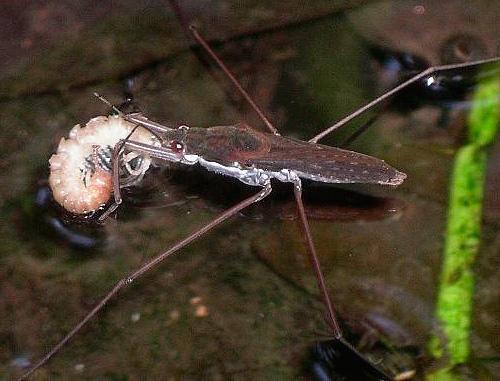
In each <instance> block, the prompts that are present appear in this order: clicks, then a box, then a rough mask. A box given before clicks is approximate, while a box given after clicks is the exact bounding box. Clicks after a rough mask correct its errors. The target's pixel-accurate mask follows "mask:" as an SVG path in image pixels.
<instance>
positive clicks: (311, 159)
mask: <svg viewBox="0 0 500 381" xmlns="http://www.w3.org/2000/svg"><path fill="white" fill-rule="evenodd" d="M123 118H124V119H126V120H128V121H130V122H132V123H137V124H139V125H141V126H144V127H146V128H150V129H152V130H153V131H155V132H156V136H157V137H159V138H160V139H161V140H162V141H161V148H157V147H153V148H151V149H150V148H149V147H145V146H142V147H141V146H138V145H137V146H136V145H134V144H133V143H132V142H128V143H126V145H128V146H129V147H130V148H131V149H134V150H138V151H143V152H145V153H148V154H150V155H151V156H153V157H157V158H159V159H165V160H169V161H176V162H181V163H184V164H188V165H193V164H196V163H198V164H200V165H201V166H203V167H205V168H207V169H208V170H210V171H214V172H217V173H221V174H224V175H228V176H232V177H235V178H237V179H239V180H240V181H242V182H244V183H245V184H249V185H260V186H265V185H266V184H267V183H268V182H269V180H270V179H271V178H275V179H277V180H280V181H283V182H292V183H295V184H300V179H299V178H305V179H310V180H313V181H319V182H326V183H374V184H385V185H399V184H401V183H402V182H403V180H404V179H405V178H406V175H405V174H404V173H402V172H399V171H397V170H396V169H394V168H392V167H391V166H389V165H388V164H386V163H385V162H384V161H383V160H379V159H377V158H374V157H372V156H368V155H363V154H361V153H357V152H353V151H348V150H343V149H340V148H336V147H330V146H325V145H322V144H317V143H310V142H305V141H302V140H298V139H293V138H288V137H283V136H280V135H275V134H271V133H265V132H259V131H256V130H254V129H252V128H251V127H250V126H248V125H246V124H244V123H240V124H237V125H234V126H217V127H209V128H197V127H186V126H181V127H179V128H178V129H170V128H168V127H165V126H163V125H160V124H158V123H156V122H152V121H150V120H148V119H147V118H145V117H144V116H142V115H140V114H129V115H124V116H123Z"/></svg>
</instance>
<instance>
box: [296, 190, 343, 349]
mask: <svg viewBox="0 0 500 381" xmlns="http://www.w3.org/2000/svg"><path fill="white" fill-rule="evenodd" d="M294 194H295V200H296V202H297V210H298V213H299V220H300V224H301V225H302V230H303V231H304V236H305V239H306V243H307V248H308V250H307V252H308V253H309V260H310V262H311V265H312V267H313V269H314V273H315V274H316V280H317V281H318V288H319V290H320V292H321V297H322V299H323V302H324V303H325V306H326V310H327V313H328V322H329V324H330V327H331V329H332V335H333V337H335V338H336V339H339V338H341V337H342V331H341V330H340V327H339V323H338V321H337V317H336V314H335V310H334V308H333V305H332V302H331V300H330V296H329V295H328V289H327V287H326V284H325V278H324V276H323V272H322V270H321V265H320V263H319V260H318V254H317V252H316V247H315V246H314V241H313V238H312V235H311V230H310V229H309V222H308V221H307V217H306V212H305V209H304V203H303V202H302V187H301V185H300V182H299V183H297V184H294Z"/></svg>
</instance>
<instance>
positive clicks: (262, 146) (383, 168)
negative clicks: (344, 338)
mask: <svg viewBox="0 0 500 381" xmlns="http://www.w3.org/2000/svg"><path fill="white" fill-rule="evenodd" d="M474 64H475V63H474ZM467 65H468V66H470V65H471V64H467ZM460 67H465V65H450V66H446V67H443V68H438V70H444V69H451V68H460ZM434 71H435V70H434V69H433V70H427V71H426V72H425V73H424V74H422V75H420V76H418V78H417V77H415V78H417V79H412V80H418V79H419V78H422V77H425V76H427V75H430V74H432V73H433V72H434ZM409 83H411V82H409ZM409 83H406V84H404V86H403V85H402V87H406V86H407V85H408V84H409ZM402 87H401V86H400V88H402ZM400 88H397V89H395V90H394V91H392V92H390V94H389V95H392V94H393V93H395V92H397V91H399V89H400ZM389 95H387V96H384V97H385V98H386V97H388V96H389ZM384 97H382V98H380V99H378V100H376V101H374V102H371V103H370V104H369V105H367V106H365V107H363V108H362V109H361V112H363V111H365V110H366V109H368V108H370V107H372V106H373V105H375V104H377V103H378V102H380V101H381V100H383V99H385V98H384ZM361 112H357V113H355V114H354V116H352V117H348V118H345V119H344V120H343V121H342V123H339V124H338V125H341V124H343V123H345V122H346V121H347V120H350V119H352V118H354V117H355V116H357V115H359V114H360V113H361ZM110 118H116V119H119V118H120V117H110ZM122 118H123V119H124V120H125V121H128V122H131V124H129V125H128V126H131V128H132V129H133V128H134V126H135V125H140V127H139V128H138V129H137V131H139V130H142V129H144V130H145V131H146V133H147V132H149V133H150V135H149V137H148V138H147V139H151V142H150V143H144V142H140V141H134V140H127V135H128V133H130V131H131V129H130V128H129V127H127V131H128V132H127V133H126V134H125V135H124V136H121V139H124V140H122V141H121V142H120V141H119V139H120V137H117V140H116V145H115V144H111V146H113V145H115V147H116V149H115V151H116V152H115V158H118V157H119V155H118V154H119V153H120V152H121V150H122V148H125V149H127V150H128V152H127V155H128V154H130V153H132V156H125V159H124V161H122V162H119V161H118V160H114V161H113V165H114V166H115V170H114V182H113V186H114V187H115V192H114V195H115V203H116V204H119V203H120V202H121V198H120V196H119V188H120V185H121V184H120V183H119V182H118V181H117V179H118V176H119V172H120V171H121V172H122V174H124V175H125V177H126V178H128V177H130V178H132V179H133V180H139V179H138V177H137V176H140V175H142V174H143V171H145V170H144V168H145V165H143V163H145V161H147V160H149V159H150V158H156V159H157V160H158V159H159V160H167V161H178V162H183V163H185V164H188V165H193V164H195V163H199V164H201V165H202V166H204V167H205V168H207V169H209V170H214V171H216V172H221V173H224V174H226V175H232V176H234V177H236V178H238V179H240V180H241V181H243V182H245V183H248V184H252V185H259V186H262V190H260V191H259V192H257V193H256V194H255V195H254V196H252V197H250V198H248V199H246V200H244V201H243V202H241V203H239V204H237V205H236V206H235V207H233V208H231V209H229V210H228V211H226V212H224V213H223V214H221V215H220V216H219V217H218V218H216V219H215V220H214V221H212V222H211V223H209V224H207V225H206V226H204V227H203V228H201V229H199V230H197V231H196V232H195V233H193V234H191V235H190V236H188V237H187V238H186V239H184V240H183V241H181V242H179V243H178V244H177V245H175V246H174V247H172V248H171V249H170V250H168V251H166V252H164V253H162V254H161V255H159V256H158V257H156V258H155V259H154V260H152V261H151V262H148V263H147V264H146V265H145V266H143V267H141V268H140V269H138V270H137V271H136V272H134V273H132V274H130V275H129V276H128V277H127V278H125V279H123V280H122V281H121V282H119V283H118V284H117V286H116V287H115V288H114V289H113V290H112V291H111V292H110V293H109V294H108V295H107V296H106V297H105V298H104V299H103V300H102V301H101V303H99V304H98V305H97V307H96V308H95V309H94V310H93V311H92V312H91V313H90V314H89V315H87V317H86V318H85V319H84V320H82V322H81V323H80V324H79V325H78V326H77V327H75V329H74V330H73V331H72V332H71V333H70V334H69V335H68V336H67V337H66V338H65V339H64V340H63V341H62V342H61V343H60V345H58V346H56V347H55V348H54V350H53V351H51V353H49V355H48V356H47V357H45V358H44V359H43V360H42V362H40V363H39V364H37V366H36V367H38V366H40V365H42V364H43V362H45V361H46V360H47V359H48V358H49V357H50V356H52V354H53V353H55V352H56V351H57V350H58V349H59V348H60V346H62V345H63V344H64V343H65V342H66V341H67V340H68V339H69V338H70V337H71V336H72V335H73V334H74V333H76V331H77V330H78V329H79V328H80V327H81V326H82V325H83V324H85V323H86V321H87V320H88V319H90V318H91V317H92V316H93V315H94V314H95V313H97V311H98V310H99V309H100V308H102V306H103V305H104V304H106V303H107V301H108V300H109V298H111V297H112V296H113V295H114V294H115V293H116V292H117V291H118V290H119V289H121V288H122V287H124V286H125V285H126V284H128V283H130V282H131V281H132V280H133V279H135V278H136V277H138V276H140V275H141V274H143V273H144V272H145V271H147V270H148V269H149V268H151V267H152V266H154V265H155V264H157V263H158V262H160V261H162V260H163V259H165V258H166V257H167V256H169V255H170V254H172V253H173V252H175V251H176V250H178V249H179V248H180V247H182V246H184V245H186V244H187V243H189V242H191V241H193V240H195V239H196V238H198V237H199V236H200V235H202V234H203V233H205V232H206V231H208V230H209V229H211V228H212V227H214V226H216V225H217V224H219V223H220V222H221V221H223V220H224V219H226V218H228V217H230V216H231V215H233V214H235V213H236V212H237V211H238V210H241V209H242V208H244V207H245V206H247V205H249V204H251V203H253V202H256V201H258V200H260V199H261V198H263V197H265V196H266V195H267V194H268V193H269V192H270V191H271V185H270V182H269V180H270V178H277V179H279V180H282V181H288V182H292V183H293V184H294V189H295V194H296V196H297V202H298V203H299V212H300V211H301V200H300V193H301V189H300V177H304V178H311V179H313V180H317V181H325V182H374V183H381V184H392V185H397V184H398V183H400V182H401V181H402V180H403V178H404V175H403V174H401V173H400V172H398V171H396V170H394V169H392V168H391V167H389V166H387V165H386V164H385V163H383V162H382V161H380V160H378V159H375V158H371V157H368V156H366V155H362V154H358V153H354V152H351V151H345V150H341V149H337V148H332V147H326V146H321V145H317V144H313V143H307V142H300V141H297V140H294V139H287V138H283V137H279V136H277V135H275V134H264V133H258V132H255V131H254V130H252V129H249V128H248V127H247V126H244V125H241V126H239V127H237V126H227V127H215V128H212V129H208V130H203V129H197V128H186V127H183V128H179V129H169V128H167V127H165V126H163V125H161V124H158V123H155V122H152V121H150V120H148V119H147V118H145V117H144V116H142V115H139V114H129V115H122ZM111 120H112V119H111ZM102 125H103V126H107V125H106V124H105V123H103V124H102ZM85 128H87V127H85ZM85 128H83V129H81V130H84V129H85ZM105 128H108V127H105ZM321 136H323V135H321ZM321 136H320V137H321ZM233 137H238V139H233ZM320 137H316V138H314V140H313V142H316V141H317V140H319V138H320ZM132 139H134V138H133V137H132ZM210 139H213V141H215V142H217V143H218V145H215V146H211V145H209V146H206V144H205V142H207V141H210ZM96 143H99V142H98V141H97V142H93V143H91V150H90V152H89V153H88V154H87V156H85V157H84V160H83V161H84V162H85V164H84V167H85V168H87V169H88V172H87V173H86V174H85V175H84V176H83V177H82V178H81V179H80V181H81V182H82V184H84V185H85V184H86V183H89V184H90V183H91V182H92V181H94V180H96V181H97V182H98V183H99V182H100V179H101V175H102V173H101V171H105V172H108V173H109V168H110V166H109V163H110V162H111V160H109V157H110V155H109V154H107V153H100V152H99V149H98V148H95V147H94V146H95V145H98V144H96ZM193 143H194V144H193ZM239 143H242V144H239ZM192 144H193V145H192ZM204 144H205V146H204ZM108 145H109V144H108ZM214 148H215V149H214ZM289 149H293V150H294V152H301V153H307V154H312V155H314V157H311V156H307V157H305V158H301V160H297V158H296V155H292V154H290V151H289ZM136 154H137V155H136ZM100 157H103V159H100ZM120 157H122V156H121V155H120ZM138 158H139V163H133V162H134V160H136V159H138ZM318 159H323V162H321V161H319V160H318ZM141 160H142V161H141ZM121 163H123V164H124V165H123V167H124V168H121V169H119V168H117V167H118V165H119V164H121ZM64 164H67V163H64V162H63V163H62V165H64ZM73 164H74V163H72V164H71V165H73ZM127 164H128V167H129V168H127ZM135 164H137V165H135ZM362 166H364V168H362V169H360V167H362ZM336 173H337V177H336V175H335V174H336ZM338 173H341V175H340V176H339V175H338ZM96 175H98V177H97V178H95V179H94V176H96ZM111 180H112V179H111ZM109 181H110V180H109V177H107V176H104V180H103V185H104V188H105V189H106V190H105V192H103V194H105V195H110V194H111V192H110V191H109ZM132 182H133V181H132ZM99 194H100V193H99ZM104 198H106V197H104ZM103 202H106V200H104V201H102V200H101V203H103ZM75 211H76V210H75ZM86 211H90V209H89V210H86ZM301 217H302V218H301V220H302V222H303V224H304V228H305V230H306V233H308V229H307V222H305V217H304V216H303V209H302V212H301ZM307 236H308V244H309V247H310V248H312V247H313V246H312V240H311V239H310V235H309V234H307ZM319 279H322V278H321V277H319ZM320 283H321V281H320ZM323 286H324V285H323ZM324 290H326V288H325V289H324ZM323 296H324V298H325V303H327V305H328V304H329V298H328V296H327V295H326V293H325V292H323ZM329 311H330V313H329V315H330V318H329V320H330V323H331V325H332V329H333V330H334V331H333V332H334V336H337V337H340V331H339V330H338V328H337V327H336V323H335V319H334V314H333V309H332V308H329Z"/></svg>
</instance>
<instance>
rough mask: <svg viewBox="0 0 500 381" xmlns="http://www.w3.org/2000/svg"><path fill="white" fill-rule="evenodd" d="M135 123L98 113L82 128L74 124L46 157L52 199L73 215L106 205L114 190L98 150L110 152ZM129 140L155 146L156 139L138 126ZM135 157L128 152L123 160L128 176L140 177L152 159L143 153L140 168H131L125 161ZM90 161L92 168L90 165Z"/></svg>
mask: <svg viewBox="0 0 500 381" xmlns="http://www.w3.org/2000/svg"><path fill="white" fill-rule="evenodd" d="M134 127H136V125H135V124H133V123H130V122H127V121H126V120H124V119H123V118H122V117H121V116H98V117H95V118H93V119H91V120H90V121H89V122H88V123H87V124H86V125H85V127H81V126H80V125H79V124H77V125H76V126H74V127H73V128H72V129H71V131H70V133H69V137H68V138H67V139H65V138H62V139H61V141H60V143H59V146H58V148H57V152H56V153H55V154H54V155H52V157H51V158H50V159H49V163H50V176H49V183H50V187H51V189H52V193H53V194H54V199H55V200H56V201H57V202H58V203H59V204H61V205H62V206H63V207H64V209H66V210H67V211H69V212H71V213H74V214H85V213H89V212H93V211H95V210H97V209H98V208H100V207H101V206H103V205H104V204H106V202H108V200H109V199H110V197H111V194H112V191H113V175H112V173H111V170H110V169H109V168H103V167H102V166H101V165H99V164H98V162H97V158H96V156H97V152H98V150H99V149H106V150H108V152H111V151H112V150H113V148H114V146H115V145H116V143H118V141H119V140H120V139H125V138H126V137H127V136H128V134H129V133H130V132H131V131H132V129H133V128H134ZM130 139H131V140H134V141H136V142H140V143H145V144H149V145H157V144H158V143H157V139H156V138H155V137H154V135H152V134H151V133H150V132H149V131H147V130H146V129H144V128H142V127H139V128H137V129H136V131H134V133H133V134H132V136H131V137H130ZM135 157H137V154H135V153H131V154H129V155H128V159H125V168H126V170H127V171H128V174H129V175H133V176H135V177H142V176H143V175H144V173H145V172H146V171H147V169H148V168H149V166H150V164H151V159H150V158H149V157H146V156H142V161H141V163H140V166H139V168H134V169H132V168H130V165H128V161H130V160H132V159H133V158H135ZM89 162H90V163H93V164H94V166H93V168H91V166H90V165H89Z"/></svg>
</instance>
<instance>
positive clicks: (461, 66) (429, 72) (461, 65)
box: [309, 57, 500, 143]
mask: <svg viewBox="0 0 500 381" xmlns="http://www.w3.org/2000/svg"><path fill="white" fill-rule="evenodd" d="M493 62H500V57H495V58H489V59H485V60H478V61H471V62H464V63H458V64H450V65H442V66H431V67H430V68H428V69H426V70H424V71H423V72H421V73H419V74H417V75H415V76H413V77H411V78H410V79H408V80H406V81H404V82H403V83H401V84H400V85H398V86H396V87H395V88H393V89H392V90H389V91H388V92H386V93H385V94H383V95H381V96H380V97H378V98H375V99H374V100H373V101H371V102H368V103H367V104H366V105H364V106H363V107H361V108H359V109H357V110H356V111H354V112H353V113H352V114H350V115H348V116H346V117H345V118H343V119H341V120H339V121H338V122H337V123H335V124H334V125H333V126H330V127H328V128H327V129H325V130H324V131H323V132H321V133H319V134H318V135H316V136H315V137H313V138H312V139H309V141H310V142H311V143H317V142H318V141H319V140H320V139H321V138H324V137H325V136H326V135H328V134H329V133H331V132H332V131H334V130H336V129H337V128H339V127H341V126H343V125H344V124H346V123H348V122H349V121H351V120H353V119H354V118H356V117H358V116H359V115H361V114H363V113H364V112H365V111H367V110H369V109H371V108H372V107H374V106H376V105H378V104H379V103H380V102H382V101H384V100H386V99H388V98H390V97H391V96H393V95H394V94H396V93H398V92H400V91H401V90H403V89H404V88H406V87H408V86H409V85H411V84H412V83H415V82H417V81H419V80H420V79H422V78H425V77H427V76H430V75H432V74H435V73H438V72H441V71H446V70H457V69H465V68H468V67H474V66H477V65H484V64H488V63H493Z"/></svg>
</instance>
